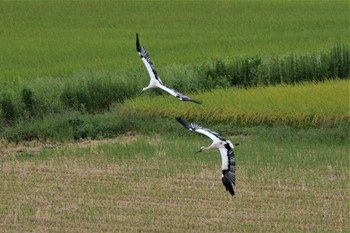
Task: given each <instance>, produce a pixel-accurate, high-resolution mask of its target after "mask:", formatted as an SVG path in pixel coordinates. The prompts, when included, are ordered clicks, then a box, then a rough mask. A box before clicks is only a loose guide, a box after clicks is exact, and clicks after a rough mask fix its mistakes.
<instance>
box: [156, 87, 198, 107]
mask: <svg viewBox="0 0 350 233" xmlns="http://www.w3.org/2000/svg"><path fill="white" fill-rule="evenodd" d="M158 87H159V88H161V89H163V90H164V91H166V92H168V93H169V94H170V95H173V96H175V97H176V98H178V99H179V100H182V101H190V102H194V103H196V104H201V103H202V102H201V101H198V100H194V99H192V98H190V97H188V96H185V95H184V94H182V93H181V92H178V91H175V90H174V89H170V88H168V87H166V86H164V85H163V84H160V85H158Z"/></svg>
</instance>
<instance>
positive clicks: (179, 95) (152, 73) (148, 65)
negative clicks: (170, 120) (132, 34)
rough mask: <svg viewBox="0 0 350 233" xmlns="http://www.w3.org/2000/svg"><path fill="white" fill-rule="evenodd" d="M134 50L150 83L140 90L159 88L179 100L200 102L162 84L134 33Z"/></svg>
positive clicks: (137, 36)
mask: <svg viewBox="0 0 350 233" xmlns="http://www.w3.org/2000/svg"><path fill="white" fill-rule="evenodd" d="M136 50H137V52H138V54H139V55H140V57H141V59H142V61H143V63H144V64H145V66H146V69H147V71H148V74H149V76H150V79H151V80H150V83H149V84H148V86H147V87H145V88H143V89H142V91H146V90H147V89H150V88H157V87H158V88H160V89H162V90H164V91H166V92H168V93H169V94H170V95H173V96H175V97H176V98H178V99H179V100H182V101H190V102H194V103H197V104H201V103H202V102H200V101H198V100H194V99H191V98H190V97H188V96H185V95H183V94H182V93H180V92H177V91H175V90H173V89H170V88H168V87H166V86H164V84H163V82H162V80H160V78H159V76H158V74H157V71H156V69H155V67H154V65H153V64H152V62H151V59H150V57H149V55H148V53H147V51H146V49H145V47H143V46H142V47H141V45H140V42H139V35H138V34H137V33H136Z"/></svg>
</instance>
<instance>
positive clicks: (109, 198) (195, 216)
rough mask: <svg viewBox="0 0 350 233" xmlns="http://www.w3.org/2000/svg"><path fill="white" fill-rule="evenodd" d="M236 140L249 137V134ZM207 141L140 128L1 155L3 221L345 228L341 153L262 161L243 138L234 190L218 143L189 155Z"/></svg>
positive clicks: (13, 228)
mask: <svg viewBox="0 0 350 233" xmlns="http://www.w3.org/2000/svg"><path fill="white" fill-rule="evenodd" d="M130 139H131V140H130ZM249 140H251V139H249ZM240 141H241V142H242V144H243V145H244V144H248V141H246V139H244V138H240ZM188 142H190V143H188ZM203 142H204V141H203V140H193V139H192V138H187V142H186V141H183V139H182V140H172V139H171V140H170V139H166V138H162V137H157V136H156V137H144V136H139V137H132V138H125V139H124V140H123V139H122V140H118V141H117V140H114V141H105V142H104V143H99V144H95V143H92V144H91V143H86V144H78V145H65V146H64V147H60V148H58V147H57V148H51V149H42V150H41V152H39V153H37V154H36V155H33V154H32V156H29V157H27V158H26V157H25V156H26V154H22V155H17V157H13V158H7V159H5V160H3V161H2V162H1V163H0V170H1V172H0V186H1V187H2V188H1V189H0V195H1V199H0V219H2V221H1V222H0V228H1V229H3V230H4V232H28V231H36V232H64V231H72V232H74V231H79V232H101V231H102V232H188V231H193V232H291V231H293V232H320V231H324V232H348V231H349V204H348V203H349V201H350V195H349V186H348V177H349V171H347V169H346V167H344V165H343V162H339V163H329V165H323V164H321V165H317V166H312V167H310V168H307V167H305V166H304V165H303V164H302V163H300V162H298V161H297V160H295V163H291V164H287V165H285V166H282V164H281V163H278V162H275V163H271V164H265V163H263V162H261V161H259V159H261V157H262V156H263V155H262V154H263V153H264V152H262V151H260V150H261V149H260V147H259V146H256V147H254V146H250V147H249V150H250V153H247V151H244V149H243V147H242V149H240V148H237V151H238V152H237V154H238V155H237V164H238V165H237V169H238V170H237V187H236V191H237V195H236V196H235V197H233V198H232V197H230V196H229V195H228V194H227V193H226V192H225V190H224V187H223V186H222V184H221V181H220V174H221V173H220V172H221V171H220V161H219V156H218V154H217V152H216V151H215V152H214V151H213V152H209V153H206V154H203V155H202V156H199V157H198V156H193V155H192V152H193V151H194V150H195V149H196V148H197V146H198V145H200V144H202V143H203ZM205 142H207V141H205ZM249 142H250V141H249ZM82 145H83V146H82ZM141 148H143V150H141ZM335 149H336V150H335V153H334V155H333V158H332V159H333V160H335V161H338V160H339V154H342V153H344V152H346V149H344V147H339V148H335ZM298 150H299V152H298V153H299V155H295V154H294V152H293V153H290V152H288V153H290V156H302V157H306V160H309V159H308V158H310V159H311V158H312V156H313V153H316V154H318V153H320V151H317V148H316V151H314V149H312V150H311V149H310V148H308V149H305V150H304V149H302V148H299V149H298ZM272 151H275V154H272V155H271V156H276V154H282V155H283V154H284V151H283V150H282V149H281V148H278V147H275V148H274V149H273V150H272ZM310 153H312V154H310ZM327 153H328V151H327ZM21 156H24V157H25V158H23V159H20V158H21ZM325 164H327V162H326V163H325Z"/></svg>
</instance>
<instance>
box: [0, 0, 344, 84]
mask: <svg viewBox="0 0 350 233" xmlns="http://www.w3.org/2000/svg"><path fill="white" fill-rule="evenodd" d="M0 12H1V14H0V27H1V28H2V29H1V34H0V51H1V56H0V79H4V78H6V79H10V80H13V79H17V78H19V79H21V80H22V79H32V78H35V77H42V78H43V79H46V78H48V77H56V78H57V77H66V76H67V75H71V74H73V75H74V74H76V73H80V72H82V71H84V70H90V71H95V72H100V71H105V70H108V71H114V70H117V69H130V68H133V67H135V64H138V62H139V58H138V56H137V54H136V51H135V34H136V32H139V33H140V40H141V42H142V44H144V45H145V46H146V48H147V49H148V50H149V52H150V54H151V56H152V57H153V59H154V61H155V62H156V65H157V67H165V66H169V65H173V64H174V63H175V64H198V63H202V62H206V61H208V60H210V59H214V58H220V59H222V58H231V57H241V56H256V55H260V56H269V55H281V54H285V53H290V52H295V53H303V52H314V51H319V50H322V51H323V50H326V49H329V48H331V47H332V46H334V44H336V43H343V44H349V34H348V33H347V32H348V29H349V18H348V12H349V3H348V1H345V0H344V1H298V2H297V3H296V2H294V1H288V0H287V1H285V0H283V1H279V0H271V1H218V2H212V1H175V2H171V1H166V2H164V1H63V0H59V1H1V2H0Z"/></svg>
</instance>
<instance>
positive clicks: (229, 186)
mask: <svg viewBox="0 0 350 233" xmlns="http://www.w3.org/2000/svg"><path fill="white" fill-rule="evenodd" d="M222 183H223V185H224V186H225V188H226V190H227V191H228V192H229V193H230V194H231V196H233V195H235V191H234V190H233V187H232V184H231V182H230V181H229V180H228V179H226V177H222Z"/></svg>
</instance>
